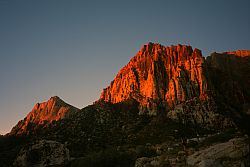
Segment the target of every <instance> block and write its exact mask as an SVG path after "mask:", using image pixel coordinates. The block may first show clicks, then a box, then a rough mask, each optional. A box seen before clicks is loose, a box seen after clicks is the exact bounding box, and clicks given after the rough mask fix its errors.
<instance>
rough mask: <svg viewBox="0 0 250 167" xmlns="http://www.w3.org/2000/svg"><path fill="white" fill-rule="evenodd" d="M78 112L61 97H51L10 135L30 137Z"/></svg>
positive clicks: (36, 107)
mask: <svg viewBox="0 0 250 167" xmlns="http://www.w3.org/2000/svg"><path fill="white" fill-rule="evenodd" d="M77 111H79V109H77V108H76V107H73V106H71V105H69V104H67V103H65V102H64V101H63V100H62V99H60V98H59V97H57V96H54V97H51V98H50V99H49V100H48V101H47V102H43V103H37V104H36V105H35V106H34V108H33V109H32V111H31V112H30V113H29V114H28V115H27V117H25V118H24V120H21V121H19V122H18V123H17V125H16V126H15V127H14V128H13V129H12V130H11V132H10V133H9V134H8V135H15V136H16V135H17V136H18V135H30V134H31V133H35V132H36V131H37V130H39V129H42V128H45V127H46V126H47V125H48V124H50V123H52V122H53V121H58V120H61V119H65V118H68V117H69V116H70V115H71V114H73V113H76V112H77Z"/></svg>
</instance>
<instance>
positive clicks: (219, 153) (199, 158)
mask: <svg viewBox="0 0 250 167" xmlns="http://www.w3.org/2000/svg"><path fill="white" fill-rule="evenodd" d="M247 156H249V148H248V145H247V139H246V138H245V139H244V138H234V139H231V140H229V141H228V142H225V143H219V144H215V145H213V146H210V147H208V148H206V149H204V150H200V151H198V152H195V153H194V154H192V155H190V156H188V157H187V164H188V165H191V166H199V167H201V166H203V167H208V166H209V165H210V166H211V165H212V164H214V166H215V164H217V166H222V165H219V164H218V162H217V161H218V160H223V159H224V160H228V161H229V160H232V161H237V160H243V159H247V158H248V157H247ZM240 164H241V161H239V162H238V165H237V166H240ZM245 165H246V164H245ZM212 166H213V165H212Z"/></svg>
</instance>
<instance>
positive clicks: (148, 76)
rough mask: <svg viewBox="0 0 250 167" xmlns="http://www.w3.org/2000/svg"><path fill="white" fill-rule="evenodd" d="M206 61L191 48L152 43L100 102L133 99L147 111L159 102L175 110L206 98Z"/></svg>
mask: <svg viewBox="0 0 250 167" xmlns="http://www.w3.org/2000/svg"><path fill="white" fill-rule="evenodd" d="M203 61H204V58H203V57H202V54H201V51H200V50H198V49H194V50H193V49H192V47H191V46H185V45H177V46H171V47H165V46H162V45H160V44H153V43H149V44H147V45H144V46H143V47H142V48H141V50H140V51H139V52H138V53H137V54H136V56H134V57H133V58H132V59H131V60H130V62H129V63H128V64H127V65H126V66H125V67H123V68H122V69H121V70H120V72H119V73H118V74H117V76H116V77H115V79H114V80H113V81H112V82H111V84H110V86H109V87H107V88H106V89H104V90H103V92H102V94H101V99H102V100H104V101H107V102H111V103H118V102H121V101H124V100H127V99H129V98H131V97H132V98H134V99H136V100H137V101H138V102H139V103H140V104H141V106H142V107H143V108H146V109H147V110H152V109H154V108H155V107H156V106H158V104H157V102H159V101H160V102H164V103H165V105H166V106H168V107H173V106H175V105H176V104H178V103H181V102H183V101H186V100H188V99H190V98H193V97H199V98H201V99H205V98H206V89H207V83H206V79H205V77H204V75H203V70H202V64H203ZM154 106H155V107H154ZM153 112H154V111H153Z"/></svg>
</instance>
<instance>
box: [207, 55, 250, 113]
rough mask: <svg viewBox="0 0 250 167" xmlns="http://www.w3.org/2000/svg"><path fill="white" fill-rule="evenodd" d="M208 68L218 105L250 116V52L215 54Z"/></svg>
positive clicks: (209, 59)
mask: <svg viewBox="0 0 250 167" xmlns="http://www.w3.org/2000/svg"><path fill="white" fill-rule="evenodd" d="M206 66H207V69H208V70H207V71H208V76H207V78H209V80H210V82H211V83H210V85H211V86H210V87H211V89H212V91H213V92H214V94H215V96H216V100H217V104H218V105H220V106H222V105H224V106H225V107H224V108H234V109H235V110H236V112H239V111H244V112H245V113H248V114H249V115H250V89H249V85H250V51H246V50H238V51H234V52H224V53H213V54H211V56H208V57H207V58H206ZM224 110H225V109H224Z"/></svg>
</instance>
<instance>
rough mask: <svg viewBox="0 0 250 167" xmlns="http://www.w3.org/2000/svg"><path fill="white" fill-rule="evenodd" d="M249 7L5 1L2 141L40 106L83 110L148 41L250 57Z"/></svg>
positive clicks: (245, 0) (0, 66) (223, 1)
mask: <svg viewBox="0 0 250 167" xmlns="http://www.w3.org/2000/svg"><path fill="white" fill-rule="evenodd" d="M249 9H250V1H249V0H214V1H213V0H203V1H201V0H193V1H181V0H126V1H122V0H113V1H111V0H105V1H103V0H99V1H97V0H86V1H82V0H67V1H66V0H0V134H5V133H7V132H9V131H10V130H11V128H12V127H13V126H14V125H15V124H16V123H17V122H18V121H19V120H21V119H23V118H24V117H25V116H26V115H27V114H28V113H29V112H30V111H31V110H32V108H33V106H34V105H35V104H36V103H37V102H43V101H47V100H48V99H49V98H50V97H51V96H55V95H57V96H59V97H61V98H62V99H63V100H64V101H65V102H67V103H69V104H71V105H73V106H76V107H78V108H83V107H85V106H87V105H89V104H92V103H93V102H94V101H95V100H97V99H98V98H99V96H100V93H101V91H102V89H103V88H105V87H107V86H108V85H109V83H110V82H111V81H112V79H113V78H114V77H115V75H116V73H118V71H119V69H120V68H122V67H123V66H124V65H126V64H127V63H128V61H129V60H130V59H131V58H132V57H133V56H134V55H135V54H136V53H137V51H139V49H140V48H141V46H142V45H143V44H146V43H148V42H156V43H161V44H162V45H166V46H170V45H176V44H179V43H180V44H186V45H191V46H193V48H199V49H201V50H202V53H203V55H204V56H207V55H209V54H210V53H212V52H214V51H216V52H223V51H232V50H236V49H248V50H250V10H249Z"/></svg>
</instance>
